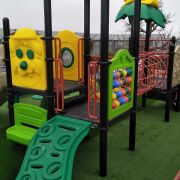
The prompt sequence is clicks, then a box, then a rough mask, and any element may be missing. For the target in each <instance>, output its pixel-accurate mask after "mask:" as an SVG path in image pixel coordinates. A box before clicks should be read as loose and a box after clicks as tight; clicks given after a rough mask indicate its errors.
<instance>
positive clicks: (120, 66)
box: [108, 49, 135, 120]
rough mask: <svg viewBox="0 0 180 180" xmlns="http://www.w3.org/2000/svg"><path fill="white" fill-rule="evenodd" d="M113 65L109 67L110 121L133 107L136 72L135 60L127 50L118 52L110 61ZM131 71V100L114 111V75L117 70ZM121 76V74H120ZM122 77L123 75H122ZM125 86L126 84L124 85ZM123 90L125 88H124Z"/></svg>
mask: <svg viewBox="0 0 180 180" xmlns="http://www.w3.org/2000/svg"><path fill="white" fill-rule="evenodd" d="M110 61H111V64H110V65H109V69H108V71H109V72H108V73H109V81H108V119H109V120H112V119H113V118H115V117H117V116H119V115H120V114H122V113H124V112H126V111H127V110H129V109H131V108H132V107H133V97H134V72H135V62H134V58H133V57H132V56H131V55H130V53H129V52H128V51H127V50H126V49H121V50H120V51H118V52H117V53H116V55H115V57H114V58H113V59H111V60H110ZM127 68H129V69H131V75H130V76H131V78H132V82H131V83H130V84H129V87H130V88H131V92H130V94H129V95H130V97H131V98H130V99H129V101H128V102H126V103H124V104H122V105H120V106H119V107H117V108H115V109H113V108H112V106H113V97H112V94H113V92H114V91H113V90H114V89H113V87H112V86H113V80H114V79H113V73H114V72H115V71H117V70H120V72H121V71H125V69H127ZM119 74H121V73H119ZM121 76H122V75H121ZM124 84H125V83H124ZM122 89H123V88H122Z"/></svg>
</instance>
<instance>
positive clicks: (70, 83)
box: [3, 0, 180, 180]
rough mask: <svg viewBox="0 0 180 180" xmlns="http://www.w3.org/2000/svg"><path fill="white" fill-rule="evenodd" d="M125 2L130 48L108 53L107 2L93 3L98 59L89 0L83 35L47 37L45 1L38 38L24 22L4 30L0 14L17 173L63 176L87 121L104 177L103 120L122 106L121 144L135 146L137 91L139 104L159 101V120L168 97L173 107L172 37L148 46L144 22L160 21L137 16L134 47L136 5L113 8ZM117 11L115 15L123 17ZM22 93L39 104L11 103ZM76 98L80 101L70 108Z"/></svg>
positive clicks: (5, 25)
mask: <svg viewBox="0 0 180 180" xmlns="http://www.w3.org/2000/svg"><path fill="white" fill-rule="evenodd" d="M152 2H153V3H152ZM142 3H143V4H142V9H143V7H146V8H147V7H149V9H151V10H152V8H154V9H156V10H158V4H157V3H156V1H151V3H150V1H143V2H142ZM132 5H134V7H135V8H134V9H133V10H134V11H135V13H133V14H135V16H134V18H132V19H131V21H132V33H131V35H132V37H131V38H130V44H132V46H131V47H129V51H128V50H125V49H122V50H119V51H118V52H117V53H116V55H115V56H114V57H111V58H109V56H108V36H109V18H108V17H109V1H108V0H102V1H101V53H100V57H99V58H98V57H93V56H91V55H90V0H85V1H84V37H83V38H82V37H79V36H77V35H76V34H75V33H74V32H71V31H69V30H65V31H62V32H59V33H57V35H55V37H52V21H51V0H44V16H45V36H44V37H43V36H41V35H39V34H37V33H36V31H34V30H32V29H29V28H21V29H18V30H16V32H15V33H13V34H10V26H9V20H8V19H7V18H4V19H3V30H4V37H3V44H4V49H5V58H4V60H5V63H6V74H7V87H8V107H9V119H10V126H11V127H10V128H8V129H7V138H8V139H10V140H12V141H14V142H17V143H21V144H23V145H28V146H29V147H28V150H27V153H26V156H25V159H24V161H23V165H22V168H21V169H20V172H19V174H18V177H17V179H26V178H29V179H33V180H34V179H42V178H45V179H68V180H69V179H71V178H72V167H73V159H74V155H75V152H76V149H77V147H78V145H79V144H80V142H81V141H82V140H83V139H84V138H85V137H86V136H87V134H88V133H89V131H90V130H91V128H92V127H97V128H99V130H100V175H101V176H106V174H107V131H108V126H109V124H110V122H112V121H113V120H115V119H121V115H122V114H123V113H125V112H128V111H129V110H130V135H129V150H131V151H134V150H135V129H136V101H137V96H139V95H144V96H143V105H145V104H146V103H145V99H146V98H155V99H160V100H164V101H165V102H166V109H165V121H167V122H168V121H169V111H170V107H171V102H172V101H174V102H175V103H176V106H177V107H178V106H179V101H180V100H179V96H180V94H179V84H180V82H179V81H178V80H177V82H176V84H175V85H174V87H173V88H172V76H173V59H174V49H175V38H172V39H166V40H163V41H164V42H167V44H168V47H167V49H165V50H162V51H160V52H157V51H153V52H149V44H148V43H149V42H150V35H149V28H148V27H149V24H150V20H151V21H152V20H154V22H155V23H157V24H158V25H159V26H162V27H163V23H165V19H164V18H162V21H161V22H156V19H153V18H151V17H149V20H147V19H145V18H143V17H141V19H145V20H146V21H147V33H146V40H145V43H146V46H145V51H144V52H139V25H140V9H141V8H140V7H141V3H140V1H138V0H137V1H135V3H133V2H132V1H128V2H126V3H125V4H124V5H123V7H122V8H121V10H123V9H124V8H125V9H126V8H127V7H126V6H130V8H131V6H132ZM121 10H120V12H119V13H118V16H117V17H118V18H117V19H116V21H117V20H118V19H121V18H125V16H124V14H123V13H121ZM134 11H132V12H134ZM153 12H154V11H153ZM158 12H159V10H158ZM121 14H122V16H121ZM133 14H129V16H130V17H132V16H133ZM142 14H143V13H141V15H142ZM160 15H161V16H162V14H161V13H160ZM127 16H128V15H127ZM162 17H163V16H162ZM156 41H158V40H156ZM132 42H133V43H132ZM22 93H23V94H36V95H37V94H38V95H41V96H43V97H44V98H45V99H46V101H47V108H46V109H44V108H42V107H36V106H33V105H30V104H22V103H19V102H18V101H17V98H15V97H17V96H18V95H20V94H22ZM15 99H16V101H15ZM76 103H79V104H81V105H80V106H78V108H77V107H76V106H75V105H76ZM70 105H71V106H70ZM37 129H38V130H37ZM24 132H26V133H24Z"/></svg>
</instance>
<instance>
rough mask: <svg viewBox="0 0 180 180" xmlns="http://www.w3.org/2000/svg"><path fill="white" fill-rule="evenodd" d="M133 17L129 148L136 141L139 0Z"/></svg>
mask: <svg viewBox="0 0 180 180" xmlns="http://www.w3.org/2000/svg"><path fill="white" fill-rule="evenodd" d="M134 6H135V7H134V18H133V23H132V25H133V28H132V33H131V34H132V39H133V46H132V55H133V56H134V57H135V78H134V101H133V108H132V109H131V114H130V127H129V150H130V151H134V150H135V141H136V107H137V81H138V61H139V34H140V12H141V0H135V4H134Z"/></svg>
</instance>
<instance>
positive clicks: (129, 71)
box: [126, 68, 132, 76]
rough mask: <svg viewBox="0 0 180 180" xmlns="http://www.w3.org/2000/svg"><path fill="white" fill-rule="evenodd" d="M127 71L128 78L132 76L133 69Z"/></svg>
mask: <svg viewBox="0 0 180 180" xmlns="http://www.w3.org/2000/svg"><path fill="white" fill-rule="evenodd" d="M126 71H127V75H128V76H129V75H131V74H132V69H131V68H127V69H126Z"/></svg>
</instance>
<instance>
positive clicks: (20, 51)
mask: <svg viewBox="0 0 180 180" xmlns="http://www.w3.org/2000/svg"><path fill="white" fill-rule="evenodd" d="M16 56H17V57H18V58H22V57H23V52H22V50H21V49H17V50H16Z"/></svg>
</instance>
